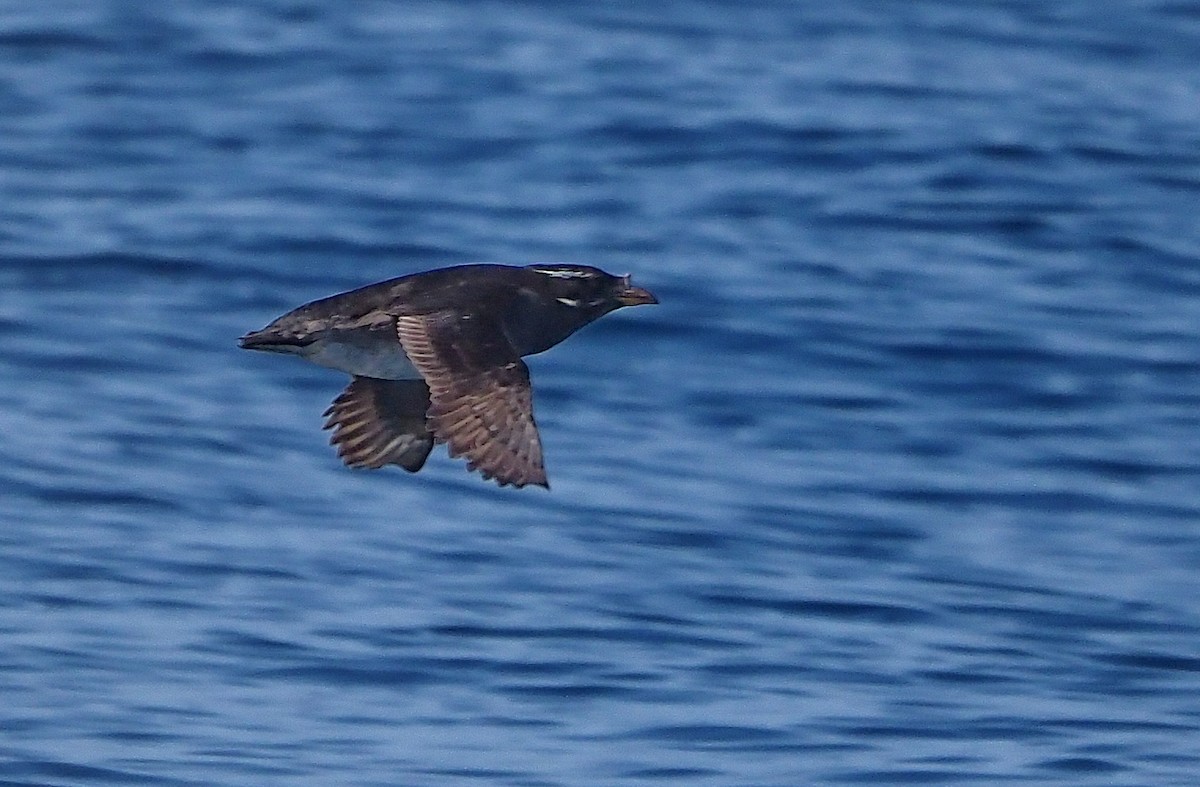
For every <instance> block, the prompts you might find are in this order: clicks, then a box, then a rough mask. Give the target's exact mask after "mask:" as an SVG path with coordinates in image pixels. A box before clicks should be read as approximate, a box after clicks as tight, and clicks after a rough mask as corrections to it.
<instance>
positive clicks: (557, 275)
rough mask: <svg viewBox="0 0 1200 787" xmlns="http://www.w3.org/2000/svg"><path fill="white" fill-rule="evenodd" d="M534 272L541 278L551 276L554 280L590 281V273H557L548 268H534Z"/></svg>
mask: <svg viewBox="0 0 1200 787" xmlns="http://www.w3.org/2000/svg"><path fill="white" fill-rule="evenodd" d="M534 270H535V271H537V272H538V273H540V274H542V275H543V276H551V277H553V278H555V279H590V278H591V277H592V275H593V274H592V272H591V271H557V270H550V269H548V268H534Z"/></svg>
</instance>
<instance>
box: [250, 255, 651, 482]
mask: <svg viewBox="0 0 1200 787" xmlns="http://www.w3.org/2000/svg"><path fill="white" fill-rule="evenodd" d="M656 303H658V298H656V297H655V296H654V295H653V294H652V293H651V292H650V291H649V290H646V289H643V288H642V287H637V286H634V285H633V284H632V283H631V282H630V276H629V275H624V276H614V275H612V274H609V273H605V272H604V271H602V270H600V269H599V268H594V267H591V266H587V265H573V264H544V265H527V266H513V265H497V264H473V265H456V266H452V267H448V268H439V269H435V270H430V271H424V272H422V273H414V274H410V275H407V276H400V277H398V278H394V279H388V280H387V281H381V282H378V283H375V284H370V285H367V286H365V287H360V288H359V289H355V290H350V291H347V292H343V293H339V294H337V295H331V296H329V297H327V298H321V299H319V300H315V301H312V302H311V303H307V304H305V305H303V306H300V307H298V308H296V309H293V310H292V311H290V312H288V313H286V314H284V315H282V316H281V317H278V318H277V319H275V320H273V321H272V322H271V323H270V324H268V325H267V326H266V327H265V328H263V329H262V330H258V331H251V332H249V333H247V334H245V335H244V336H242V337H241V339H240V340H239V344H240V346H241V347H242V348H244V349H247V350H261V351H265V352H274V353H286V354H290V355H296V356H299V357H301V358H303V359H305V360H307V361H310V362H312V363H314V364H317V365H320V366H324V367H328V368H331V369H337V370H339V371H342V372H346V373H347V374H349V375H350V377H351V379H350V383H349V384H348V385H347V386H346V388H345V390H343V391H342V392H341V393H340V394H339V395H338V396H337V397H336V398H335V399H334V400H333V403H332V404H331V405H330V406H329V408H328V409H327V410H326V411H325V412H324V414H323V417H324V418H325V419H326V421H325V425H324V428H325V429H332V430H333V431H332V434H331V437H330V443H331V444H332V445H333V446H335V447H336V449H337V452H338V456H339V458H341V460H342V461H343V462H344V463H345V464H346V465H347V466H349V467H351V468H365V469H373V470H374V469H379V468H381V467H384V466H385V465H389V464H392V465H398V466H400V467H402V468H403V469H405V470H407V471H408V472H410V473H415V472H417V471H418V470H420V469H421V468H422V467H423V466H424V465H425V460H426V459H427V458H428V457H429V454H430V452H431V451H432V450H433V446H434V444H435V443H445V444H446V446H447V449H448V452H449V454H450V456H451V457H464V458H465V459H466V461H467V469H468V470H470V471H478V472H479V473H480V474H481V475H482V476H483V477H484V478H485V479H490V480H493V481H495V482H496V483H497V484H499V485H500V486H502V487H503V486H507V485H511V486H513V487H516V488H521V487H524V486H527V485H531V484H532V485H537V486H542V487H545V488H547V489H549V488H550V483H549V479H548V477H547V475H546V469H545V463H544V461H543V456H542V441H541V437H540V436H539V434H538V429H537V423H536V421H535V420H534V417H533V391H532V388H531V385H530V379H529V367H528V366H526V364H525V362H524V361H523V360H521V359H522V358H524V357H525V356H529V355H535V354H537V353H540V352H543V351H545V350H548V349H550V348H551V347H553V346H555V345H556V344H558V343H559V342H561V341H563V340H564V339H566V338H567V337H568V336H570V335H571V334H573V333H575V332H576V331H578V330H579V329H580V328H582V327H584V326H585V325H587V324H589V323H591V322H593V321H594V320H596V319H598V318H600V317H603V316H604V315H605V314H608V313H609V312H611V311H615V310H616V309H620V308H622V307H625V306H638V305H643V304H656Z"/></svg>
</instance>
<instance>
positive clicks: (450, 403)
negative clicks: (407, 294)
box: [396, 311, 550, 487]
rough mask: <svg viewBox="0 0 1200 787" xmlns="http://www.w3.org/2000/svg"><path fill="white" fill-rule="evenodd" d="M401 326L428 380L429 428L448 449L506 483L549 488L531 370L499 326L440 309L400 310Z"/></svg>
mask: <svg viewBox="0 0 1200 787" xmlns="http://www.w3.org/2000/svg"><path fill="white" fill-rule="evenodd" d="M396 331H397V333H398V335H399V337H400V343H401V344H402V345H403V346H404V352H405V353H406V354H407V355H408V357H409V360H411V361H412V363H413V365H414V366H416V367H417V370H418V371H419V372H420V373H421V376H422V377H424V378H425V382H426V383H427V384H428V385H429V394H430V405H429V414H428V415H429V418H428V423H429V427H430V429H432V430H433V434H434V437H435V438H436V439H437V440H438V442H444V443H447V445H448V447H449V450H450V455H451V456H463V457H466V459H467V463H468V467H469V468H470V469H472V470H478V471H479V472H480V473H482V474H483V476H484V478H492V479H495V481H496V482H497V483H498V484H500V485H501V486H504V485H506V484H512V485H513V486H517V487H521V486H525V485H526V484H538V485H540V486H544V487H549V486H550V485H549V483H548V482H547V479H546V470H545V467H544V465H543V463H542V441H541V438H540V437H539V436H538V431H537V424H536V423H535V422H534V420H533V393H532V391H531V390H530V387H529V368H528V367H527V366H525V363H524V362H523V361H522V360H521V358H520V356H519V355H517V353H516V351H515V350H514V349H513V347H512V345H511V344H510V343H509V341H508V339H507V337H506V336H505V334H504V331H503V329H502V327H501V326H500V324H499V323H498V322H496V321H495V320H491V319H487V318H484V317H480V316H478V315H471V314H461V313H458V312H453V311H440V312H433V313H431V314H418V315H401V316H399V317H397V318H396Z"/></svg>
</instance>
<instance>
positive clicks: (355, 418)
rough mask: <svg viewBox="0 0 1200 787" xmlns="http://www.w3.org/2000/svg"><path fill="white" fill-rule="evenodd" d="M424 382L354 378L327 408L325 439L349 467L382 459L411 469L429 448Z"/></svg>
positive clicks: (375, 464) (370, 464)
mask: <svg viewBox="0 0 1200 787" xmlns="http://www.w3.org/2000/svg"><path fill="white" fill-rule="evenodd" d="M428 409H429V387H428V386H427V385H425V383H424V382H423V381H422V380H377V379H375V378H373V377H355V378H354V379H353V380H351V381H350V384H349V385H348V386H346V390H344V391H342V393H341V394H339V395H338V397H337V398H336V399H334V400H333V404H331V405H330V406H329V409H328V410H326V411H325V415H326V416H327V417H328V420H327V421H326V422H325V428H326V429H333V436H332V437H330V438H329V442H330V443H332V444H333V445H335V446H337V449H338V456H340V457H341V458H342V461H343V462H345V463H346V464H347V465H349V466H350V467H365V468H370V469H372V470H374V469H377V468H380V467H383V466H384V465H387V464H393V465H400V466H401V467H403V468H404V469H405V470H408V471H409V472H410V473H415V472H417V471H418V470H420V469H421V467H422V466H423V465H424V464H425V459H426V458H427V457H428V456H429V452H430V451H431V450H433V435H432V434H430V432H429V428H428V426H427V425H426V421H425V417H426V416H425V414H426V412H427V411H428Z"/></svg>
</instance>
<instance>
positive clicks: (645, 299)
mask: <svg viewBox="0 0 1200 787" xmlns="http://www.w3.org/2000/svg"><path fill="white" fill-rule="evenodd" d="M617 302H618V303H620V304H621V305H622V306H641V305H643V304H650V303H658V298H655V297H654V293H652V292H650V291H649V290H644V289H642V288H641V287H634V286H633V285H632V284H630V283H629V277H628V276H624V277H622V281H621V289H620V290H618V291H617Z"/></svg>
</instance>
